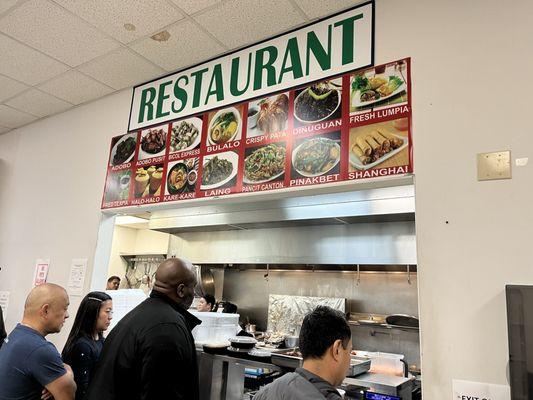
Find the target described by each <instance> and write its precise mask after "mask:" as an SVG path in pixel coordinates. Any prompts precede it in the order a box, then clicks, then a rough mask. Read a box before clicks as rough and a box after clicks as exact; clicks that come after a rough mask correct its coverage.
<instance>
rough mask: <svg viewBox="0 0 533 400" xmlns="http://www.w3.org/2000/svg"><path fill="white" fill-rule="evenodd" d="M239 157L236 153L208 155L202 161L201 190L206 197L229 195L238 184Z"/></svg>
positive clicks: (227, 152)
mask: <svg viewBox="0 0 533 400" xmlns="http://www.w3.org/2000/svg"><path fill="white" fill-rule="evenodd" d="M238 168H239V155H238V154H237V152H235V151H226V152H223V153H217V154H211V155H206V156H204V157H203V159H202V176H201V177H200V179H201V184H200V190H202V191H205V192H206V193H205V195H207V196H209V195H215V194H229V193H230V190H229V189H231V188H233V187H234V186H235V185H236V184H237V172H238Z"/></svg>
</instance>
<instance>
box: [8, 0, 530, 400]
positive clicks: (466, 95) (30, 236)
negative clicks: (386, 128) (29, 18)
mask: <svg viewBox="0 0 533 400" xmlns="http://www.w3.org/2000/svg"><path fill="white" fill-rule="evenodd" d="M376 11H377V15H376V63H382V62H387V61H391V60H394V59H397V58H401V57H406V56H411V57H412V58H413V59H412V66H413V72H412V75H413V78H414V84H413V115H414V117H413V121H414V157H415V171H416V203H417V222H416V224H417V225H416V228H417V240H418V245H417V247H418V260H419V266H420V268H419V293H420V315H421V322H422V352H423V354H422V368H423V371H424V391H425V398H426V399H430V400H440V399H449V398H450V397H451V379H452V378H459V379H465V380H477V381H484V382H492V383H499V384H505V383H506V363H507V337H506V319H505V299H504V294H503V288H504V285H505V284H506V283H510V282H512V283H533V268H532V261H531V257H530V256H529V254H528V253H529V248H530V246H531V242H532V239H531V238H532V237H533V228H532V226H533V224H532V222H533V217H532V215H531V211H530V210H531V200H532V198H533V189H532V182H533V176H532V175H533V174H532V166H531V163H530V164H529V165H528V166H527V167H525V168H513V179H512V180H507V181H495V182H477V181H476V171H475V165H476V164H475V155H476V153H478V152H485V151H493V150H503V149H510V150H512V152H513V157H515V158H516V157H526V156H529V157H530V159H531V162H533V155H532V151H531V149H532V148H533V139H532V137H533V133H532V132H531V129H532V128H531V121H530V119H531V118H530V116H531V115H532V113H531V111H530V109H531V105H530V104H531V100H530V98H531V96H530V94H531V93H533V80H532V79H531V77H530V72H531V71H533V46H532V41H531V38H532V37H533V25H532V24H531V21H530V18H531V15H533V2H531V1H529V0H515V1H513V2H502V1H500V0H487V1H481V0H471V1H459V0H446V1H442V0H441V1H414V0H403V1H399V0H378V1H377V5H376ZM129 105H130V92H129V91H124V92H122V93H119V94H116V95H112V96H109V97H106V98H105V99H102V100H100V101H97V102H95V103H92V104H89V105H87V106H84V107H80V108H78V109H75V110H72V111H69V112H67V113H65V114H63V115H59V116H56V117H52V118H49V119H46V120H44V121H40V122H37V123H34V124H32V125H29V126H27V127H25V128H22V129H19V130H17V131H14V132H10V133H8V134H5V135H2V136H0V160H1V161H0V266H2V267H3V269H2V271H1V272H0V290H10V291H12V299H11V303H10V308H9V310H8V315H7V323H8V328H9V329H11V328H12V327H13V325H14V323H15V322H16V321H17V320H19V319H20V315H21V310H22V305H23V300H24V297H25V295H26V293H27V291H28V290H29V289H30V284H31V279H32V274H33V268H34V262H35V259H36V258H39V257H50V258H51V260H52V266H51V271H50V280H51V281H55V282H58V283H60V284H65V283H66V280H67V277H68V266H69V263H70V260H71V259H72V258H77V257H88V258H89V260H90V263H91V264H92V256H93V254H94V249H95V243H96V234H97V231H98V223H99V218H100V211H99V205H100V199H101V193H102V189H103V185H104V176H105V165H106V158H107V153H108V146H109V139H110V137H111V136H112V135H115V134H119V133H121V132H123V131H124V130H125V129H126V124H127V120H128V112H129ZM445 221H449V223H448V224H446V223H445ZM87 285H88V283H87ZM87 287H88V286H87ZM73 303H74V306H76V301H74V302H73ZM73 309H75V307H74V308H73ZM54 340H56V341H57V342H59V343H61V337H60V338H57V339H54Z"/></svg>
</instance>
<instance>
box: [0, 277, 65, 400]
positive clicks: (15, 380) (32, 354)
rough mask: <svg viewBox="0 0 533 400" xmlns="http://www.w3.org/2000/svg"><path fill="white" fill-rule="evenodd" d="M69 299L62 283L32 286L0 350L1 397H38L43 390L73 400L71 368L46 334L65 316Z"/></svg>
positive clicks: (58, 326)
mask: <svg viewBox="0 0 533 400" xmlns="http://www.w3.org/2000/svg"><path fill="white" fill-rule="evenodd" d="M68 306H69V299H68V295H67V292H66V291H65V289H63V288H62V287H61V286H58V285H54V284H52V283H45V284H43V285H40V286H37V287H35V288H34V289H33V290H32V291H31V292H30V294H29V295H28V297H27V298H26V303H25V304H24V317H23V319H22V322H21V323H20V324H17V326H16V327H15V329H13V331H12V332H11V333H10V334H9V336H8V338H7V339H6V343H5V344H4V346H2V349H1V350H0V399H2V400H3V399H20V400H24V399H28V400H30V399H31V400H33V399H35V400H38V399H40V398H41V394H42V393H43V390H44V389H46V391H47V392H48V393H49V394H51V395H52V396H53V397H54V398H55V399H56V400H73V399H74V395H75V393H76V383H75V382H74V375H73V374H72V370H71V369H70V367H69V366H68V365H66V364H64V363H63V361H62V360H61V356H60V355H59V352H58V351H57V349H56V348H55V346H54V345H53V344H52V343H50V342H48V341H47V340H46V339H45V337H46V336H47V335H48V334H50V333H57V332H59V331H60V330H61V328H62V327H63V324H64V323H65V320H66V319H67V318H68V311H67V309H68Z"/></svg>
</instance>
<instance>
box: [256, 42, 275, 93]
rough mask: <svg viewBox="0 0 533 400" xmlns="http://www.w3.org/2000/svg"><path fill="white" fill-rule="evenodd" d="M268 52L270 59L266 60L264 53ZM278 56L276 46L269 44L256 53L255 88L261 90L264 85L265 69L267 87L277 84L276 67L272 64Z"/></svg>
mask: <svg viewBox="0 0 533 400" xmlns="http://www.w3.org/2000/svg"><path fill="white" fill-rule="evenodd" d="M265 53H268V60H267V61H266V62H265V61H264V59H263V58H264V55H265ZM277 57H278V49H277V48H275V47H274V46H268V47H265V48H264V49H259V50H257V52H256V53H255V66H254V90H259V89H261V87H262V86H263V70H266V72H267V87H268V86H273V85H275V84H276V69H275V68H274V67H273V66H272V64H274V62H275V61H276V58H277Z"/></svg>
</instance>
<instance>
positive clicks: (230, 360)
mask: <svg viewBox="0 0 533 400" xmlns="http://www.w3.org/2000/svg"><path fill="white" fill-rule="evenodd" d="M197 356H198V369H199V372H200V400H242V399H243V396H244V376H245V371H244V370H245V368H263V369H268V370H271V371H279V372H284V371H283V369H282V368H280V367H278V366H277V365H274V364H270V363H266V362H259V361H254V360H246V359H242V358H237V357H231V356H227V355H214V354H207V353H204V352H203V351H201V350H197Z"/></svg>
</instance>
